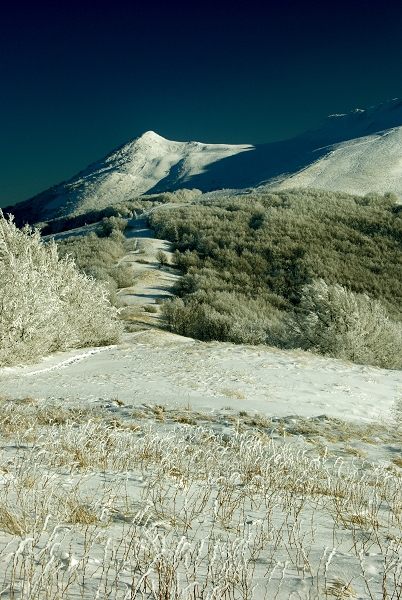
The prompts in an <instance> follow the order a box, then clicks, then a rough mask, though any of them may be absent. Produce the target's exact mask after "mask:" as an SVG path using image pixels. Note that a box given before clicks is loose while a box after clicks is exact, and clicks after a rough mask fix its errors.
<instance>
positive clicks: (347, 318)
mask: <svg viewBox="0 0 402 600" xmlns="http://www.w3.org/2000/svg"><path fill="white" fill-rule="evenodd" d="M288 325H289V326H290V328H291V329H292V331H293V332H294V334H295V342H296V344H297V342H299V344H300V345H301V346H302V347H304V348H305V349H308V350H313V351H314V352H318V353H320V354H325V355H328V356H333V357H336V358H342V359H347V360H351V361H353V362H357V363H363V364H371V365H377V366H380V367H388V368H401V367H402V329H401V326H400V324H397V323H395V322H393V321H392V320H391V319H390V318H389V316H388V314H387V311H386V310H385V308H384V306H383V305H382V304H381V302H379V301H378V300H372V299H371V298H369V297H368V296H367V295H364V294H354V293H353V292H351V291H350V290H348V289H346V288H345V287H343V286H341V285H327V284H326V283H325V281H324V280H322V279H320V280H316V281H314V282H313V283H311V284H309V285H306V286H304V288H303V293H302V297H301V303H300V306H299V307H298V308H297V309H296V310H295V313H294V316H293V317H292V318H291V319H289V320H288Z"/></svg>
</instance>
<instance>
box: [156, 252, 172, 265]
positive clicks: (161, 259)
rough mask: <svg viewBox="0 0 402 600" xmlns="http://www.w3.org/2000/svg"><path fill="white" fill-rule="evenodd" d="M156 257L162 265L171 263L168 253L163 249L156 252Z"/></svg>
mask: <svg viewBox="0 0 402 600" xmlns="http://www.w3.org/2000/svg"><path fill="white" fill-rule="evenodd" d="M155 258H156V260H157V261H158V263H159V264H160V265H161V266H163V265H168V264H169V258H168V255H167V254H166V252H164V251H163V250H158V251H157V253H156V254H155Z"/></svg>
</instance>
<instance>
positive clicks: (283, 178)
mask: <svg viewBox="0 0 402 600" xmlns="http://www.w3.org/2000/svg"><path fill="white" fill-rule="evenodd" d="M401 164H402V101H401V100H400V99H394V100H391V101H389V102H386V103H384V104H381V105H378V106H374V107H371V108H369V109H367V110H358V109H357V110H355V111H353V112H351V113H350V114H348V115H331V116H330V117H328V118H327V119H325V120H324V121H322V122H321V123H319V124H318V125H317V127H315V128H313V129H311V130H309V131H307V132H306V133H304V134H302V135H299V136H297V137H295V138H293V139H291V140H285V141H283V142H275V143H270V144H260V145H252V144H238V145H231V144H205V143H201V142H175V141H170V140H167V139H165V138H163V137H161V136H160V135H158V134H156V133H155V132H153V131H148V132H146V133H144V134H143V135H142V136H140V137H138V138H136V139H134V140H132V141H130V142H128V143H126V144H124V145H122V146H121V147H120V148H118V149H117V150H115V151H113V152H111V153H110V154H109V155H108V156H106V157H105V158H103V159H101V160H99V161H97V162H95V163H94V164H92V165H90V166H89V167H87V169H85V170H84V171H82V172H81V173H79V174H78V175H77V176H75V177H73V178H72V179H70V180H69V181H67V182H64V183H62V184H59V185H57V186H54V187H53V188H51V189H50V190H47V191H46V192H43V194H39V196H37V197H36V198H35V199H33V200H30V202H32V201H33V202H35V203H38V204H40V205H41V206H42V213H41V216H40V218H41V219H43V220H46V219H48V218H52V217H54V216H57V215H70V214H72V213H85V212H86V211H88V210H93V209H99V208H104V207H106V206H108V205H112V204H116V203H118V202H122V201H124V200H128V199H131V198H133V197H135V196H138V195H140V194H144V193H151V192H152V193H153V192H162V191H167V190H175V189H179V188H183V187H187V188H197V189H200V190H201V191H203V192H210V191H213V190H221V189H245V188H250V187H251V188H255V187H259V186H260V189H261V190H263V189H265V188H266V187H268V188H274V189H275V188H278V187H279V188H285V187H286V188H288V187H293V186H301V187H306V186H314V187H318V188H323V189H329V190H341V191H346V192H352V193H358V194H365V193H367V192H372V191H376V192H381V193H384V192H387V191H392V192H394V193H395V194H397V196H398V197H399V198H401V199H402V177H401V174H402V166H401ZM21 205H23V203H21Z"/></svg>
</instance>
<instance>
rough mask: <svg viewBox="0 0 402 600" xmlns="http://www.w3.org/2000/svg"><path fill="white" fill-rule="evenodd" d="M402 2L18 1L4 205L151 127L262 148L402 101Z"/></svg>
mask: <svg viewBox="0 0 402 600" xmlns="http://www.w3.org/2000/svg"><path fill="white" fill-rule="evenodd" d="M401 31H402V2H401V1H400V0H383V2H381V3H380V2H374V1H370V0H326V1H325V2H323V1H322V0H321V1H316V0H304V1H302V0H298V1H297V2H296V1H294V0H273V1H271V0H260V1H258V2H257V1H255V0H248V1H241V0H238V2H234V1H233V0H232V1H231V2H229V1H222V0H213V1H212V0H204V1H203V2H200V1H198V0H191V1H188V2H183V1H177V2H175V1H173V0H171V1H167V0H165V1H162V0H142V1H141V2H140V1H139V0H126V1H122V0H113V1H112V2H111V1H109V2H103V1H102V0H99V1H98V2H94V1H93V0H86V1H82V0H81V2H76V0H69V1H68V2H67V1H65V0H58V1H57V2H54V0H51V1H50V0H49V1H46V0H35V1H34V0H32V1H20V0H13V1H11V0H6V2H5V4H4V7H3V9H2V14H1V18H0V82H1V83H0V206H7V205H10V204H14V203H16V202H19V201H22V200H26V199H28V198H30V197H32V196H34V195H35V194H37V193H39V192H41V191H43V190H45V189H47V188H48V187H50V186H51V185H54V184H56V183H59V182H61V181H64V180H66V179H69V178H70V177H72V176H73V175H75V174H76V173H78V172H79V171H81V170H82V169H84V168H85V167H86V166H87V165H88V164H90V163H92V162H94V161H96V160H98V159H100V158H102V157H103V156H105V155H106V154H108V153H109V152H110V151H112V150H113V149H114V148H116V147H118V146H120V145H121V144H123V143H124V142H126V141H128V140H130V139H133V138H135V137H137V136H139V135H141V134H142V133H144V132H145V131H148V130H153V131H155V132H157V133H158V134H159V135H162V136H163V137H165V138H168V139H171V140H176V141H192V140H196V141H200V142H208V143H219V142H221V143H252V144H260V143H266V142H271V141H276V140H281V139H287V138H291V137H293V136H295V135H298V134H299V133H302V132H303V131H305V130H307V129H309V127H312V126H314V125H315V124H316V123H317V122H318V121H320V120H321V119H323V118H325V117H326V116H328V115H329V114H333V113H347V112H349V111H351V110H353V109H355V108H367V107H369V106H373V105H375V104H379V103H380V102H385V101H387V100H390V99H392V98H396V97H400V96H401V97H402V77H401V75H402V44H401V37H400V32H401Z"/></svg>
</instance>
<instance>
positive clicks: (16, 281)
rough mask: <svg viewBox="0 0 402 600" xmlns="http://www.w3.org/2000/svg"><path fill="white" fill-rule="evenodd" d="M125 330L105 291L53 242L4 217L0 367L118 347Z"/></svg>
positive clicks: (0, 238) (0, 232)
mask: <svg viewBox="0 0 402 600" xmlns="http://www.w3.org/2000/svg"><path fill="white" fill-rule="evenodd" d="M121 331H122V327H121V324H120V322H119V321H118V319H117V311H116V309H115V308H113V307H112V306H111V305H110V302H109V299H108V294H107V290H106V288H105V286H104V285H102V284H101V283H99V282H96V281H95V280H93V279H91V278H89V277H88V276H86V275H85V274H83V273H80V272H79V271H78V270H77V268H76V266H75V264H74V261H73V260H72V259H71V258H69V257H64V258H59V256H58V252H57V246H56V244H55V243H54V241H51V242H50V243H43V242H42V241H41V239H40V234H39V231H31V230H30V229H29V228H24V229H23V230H19V229H17V228H16V227H15V225H14V223H13V221H12V218H9V219H8V220H6V219H5V218H4V217H3V214H2V213H1V211H0V365H1V366H5V365H13V364H16V363H19V362H29V361H33V360H35V359H37V358H39V357H40V356H43V355H44V354H47V353H50V352H54V351H56V350H64V349H66V348H79V347H84V346H91V345H104V344H109V343H113V342H116V341H117V340H118V339H119V337H120V334H121Z"/></svg>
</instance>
